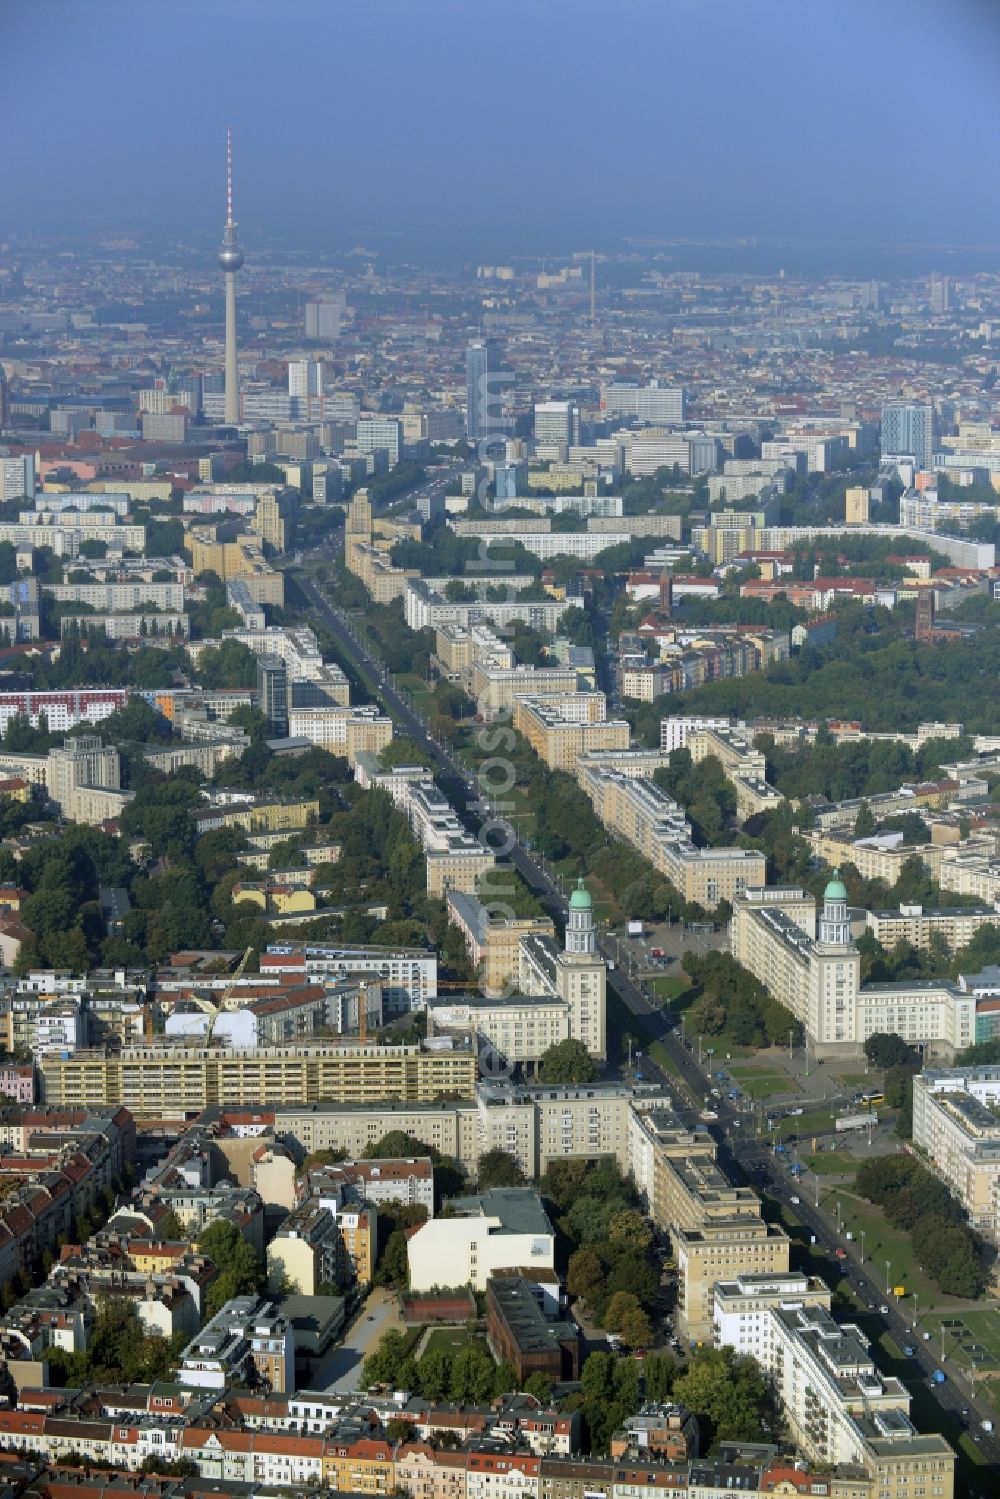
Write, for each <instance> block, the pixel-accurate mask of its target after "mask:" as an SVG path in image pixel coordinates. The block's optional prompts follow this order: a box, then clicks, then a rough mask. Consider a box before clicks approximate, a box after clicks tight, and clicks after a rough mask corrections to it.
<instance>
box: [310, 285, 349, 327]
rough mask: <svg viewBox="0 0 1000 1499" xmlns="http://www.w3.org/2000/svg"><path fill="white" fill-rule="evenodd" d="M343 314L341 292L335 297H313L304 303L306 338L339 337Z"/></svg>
mask: <svg viewBox="0 0 1000 1499" xmlns="http://www.w3.org/2000/svg"><path fill="white" fill-rule="evenodd" d="M343 314H344V297H343V293H341V294H340V295H339V296H335V297H313V298H312V299H311V300H310V301H308V302H307V303H306V310H305V334H306V338H339V337H340V323H341V319H342V317H343Z"/></svg>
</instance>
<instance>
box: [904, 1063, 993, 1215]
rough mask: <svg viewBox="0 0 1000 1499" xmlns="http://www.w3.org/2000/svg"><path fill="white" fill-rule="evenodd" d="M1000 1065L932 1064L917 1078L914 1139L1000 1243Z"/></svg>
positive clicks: (914, 1087) (966, 1207)
mask: <svg viewBox="0 0 1000 1499" xmlns="http://www.w3.org/2000/svg"><path fill="white" fill-rule="evenodd" d="M998 1110H1000V1068H998V1067H952V1068H947V1069H937V1070H934V1069H926V1070H925V1071H923V1072H919V1073H917V1075H916V1077H915V1078H914V1079H913V1143H914V1145H917V1146H919V1147H920V1148H921V1149H922V1150H924V1151H926V1153H927V1156H928V1159H929V1160H930V1161H931V1163H932V1165H933V1166H934V1167H935V1169H936V1170H937V1171H938V1172H939V1173H940V1175H941V1176H942V1177H943V1178H944V1180H945V1181H946V1182H947V1184H948V1186H949V1187H950V1188H951V1190H952V1191H953V1192H954V1194H955V1196H956V1197H957V1198H958V1200H959V1202H960V1203H961V1204H962V1206H963V1208H964V1209H965V1211H966V1212H967V1213H968V1215H969V1222H970V1223H971V1224H972V1226H973V1228H975V1229H978V1231H979V1232H980V1233H981V1234H984V1235H985V1236H986V1238H988V1239H991V1240H992V1241H993V1243H995V1244H996V1243H1000V1112H998Z"/></svg>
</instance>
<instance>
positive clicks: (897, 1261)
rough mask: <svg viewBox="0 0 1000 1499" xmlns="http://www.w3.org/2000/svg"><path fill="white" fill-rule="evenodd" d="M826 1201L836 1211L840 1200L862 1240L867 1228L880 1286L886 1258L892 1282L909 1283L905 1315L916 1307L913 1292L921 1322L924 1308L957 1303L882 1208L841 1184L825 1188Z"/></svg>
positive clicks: (869, 1257)
mask: <svg viewBox="0 0 1000 1499" xmlns="http://www.w3.org/2000/svg"><path fill="white" fill-rule="evenodd" d="M823 1201H824V1205H825V1207H826V1209H827V1211H828V1212H833V1213H835V1212H836V1204H837V1203H838V1202H839V1203H840V1205H841V1219H842V1222H843V1226H844V1228H845V1230H847V1229H849V1230H850V1231H851V1232H852V1233H853V1234H854V1237H855V1239H857V1240H858V1242H859V1243H860V1233H861V1230H862V1229H864V1233H865V1240H864V1246H865V1263H866V1265H867V1264H868V1263H869V1262H871V1268H872V1270H873V1271H874V1274H875V1281H876V1283H877V1284H878V1285H879V1286H880V1288H881V1287H883V1286H884V1285H885V1262H886V1260H888V1261H889V1264H890V1273H889V1284H890V1285H891V1286H895V1285H903V1286H905V1287H906V1292H907V1295H906V1302H905V1309H904V1313H903V1315H904V1316H905V1315H906V1314H907V1313H908V1312H910V1311H911V1310H912V1308H913V1303H912V1301H911V1297H912V1296H913V1295H914V1293H915V1294H916V1295H917V1296H918V1297H919V1304H918V1307H917V1308H916V1309H917V1310H918V1311H919V1313H920V1323H921V1326H923V1323H924V1315H923V1313H924V1309H925V1308H926V1309H928V1310H929V1309H930V1308H931V1307H932V1306H938V1307H949V1306H952V1305H953V1304H954V1302H955V1297H953V1296H946V1295H945V1294H944V1293H943V1292H942V1291H940V1290H939V1289H938V1286H937V1282H936V1281H932V1280H931V1278H930V1276H929V1275H926V1274H925V1273H924V1271H923V1270H921V1269H920V1266H919V1262H918V1260H917V1258H916V1255H915V1253H914V1250H913V1247H912V1245H911V1243H910V1238H909V1235H908V1234H906V1233H904V1232H903V1231H902V1229H898V1228H894V1227H893V1225H892V1224H891V1223H889V1222H888V1221H887V1219H886V1217H885V1214H884V1213H883V1212H882V1210H881V1208H878V1207H876V1206H875V1204H874V1203H870V1202H862V1201H861V1200H860V1199H859V1198H857V1197H853V1196H851V1195H850V1194H849V1192H848V1191H846V1190H845V1189H842V1188H840V1187H830V1188H829V1190H828V1191H826V1192H824V1194H823Z"/></svg>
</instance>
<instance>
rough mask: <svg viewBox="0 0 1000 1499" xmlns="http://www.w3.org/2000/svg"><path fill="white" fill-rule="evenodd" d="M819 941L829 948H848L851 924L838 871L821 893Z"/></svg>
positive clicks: (844, 891)
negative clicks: (821, 909) (821, 907)
mask: <svg viewBox="0 0 1000 1499" xmlns="http://www.w3.org/2000/svg"><path fill="white" fill-rule="evenodd" d="M819 940H820V942H822V943H825V944H826V945H827V946H829V947H850V945H851V923H850V921H849V920H848V916H847V886H846V885H845V884H844V882H843V880H842V879H841V878H840V870H839V869H835V870H834V871H833V878H832V879H831V880H830V882H829V884H828V885H827V887H826V889H825V890H824V892H823V914H822V916H821V917H820V920H819Z"/></svg>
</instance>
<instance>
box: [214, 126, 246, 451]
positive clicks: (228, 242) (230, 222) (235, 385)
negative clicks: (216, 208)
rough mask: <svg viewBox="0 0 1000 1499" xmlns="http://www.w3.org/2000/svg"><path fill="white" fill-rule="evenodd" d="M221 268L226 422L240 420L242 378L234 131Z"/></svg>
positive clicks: (228, 161)
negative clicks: (223, 278)
mask: <svg viewBox="0 0 1000 1499" xmlns="http://www.w3.org/2000/svg"><path fill="white" fill-rule="evenodd" d="M219 265H220V267H221V268H222V270H223V271H225V273H226V422H227V423H228V424H229V425H230V426H235V425H236V423H237V422H238V421H239V419H240V377H239V364H238V362H237V357H236V272H237V271H238V270H240V268H241V267H242V265H243V251H242V249H241V248H240V244H239V240H238V238H237V234H236V221H235V220H234V218H233V132H232V130H231V129H229V128H227V130H226V224H225V228H224V229H223V231H222V246H221V248H220V250H219Z"/></svg>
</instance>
